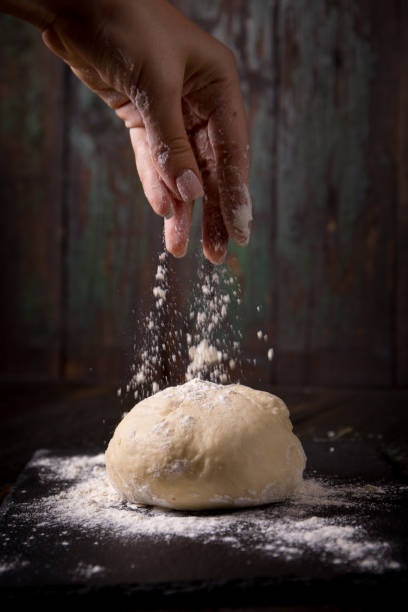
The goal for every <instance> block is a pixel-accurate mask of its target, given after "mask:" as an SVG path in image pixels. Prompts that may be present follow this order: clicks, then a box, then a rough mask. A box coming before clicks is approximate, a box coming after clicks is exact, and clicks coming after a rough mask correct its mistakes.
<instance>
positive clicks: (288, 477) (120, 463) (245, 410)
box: [105, 378, 306, 510]
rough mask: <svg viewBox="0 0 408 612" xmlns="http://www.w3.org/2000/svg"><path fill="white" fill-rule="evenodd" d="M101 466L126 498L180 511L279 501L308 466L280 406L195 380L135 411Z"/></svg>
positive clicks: (241, 389) (245, 390) (239, 388)
mask: <svg viewBox="0 0 408 612" xmlns="http://www.w3.org/2000/svg"><path fill="white" fill-rule="evenodd" d="M105 460H106V468H107V472H108V475H109V478H110V481H111V483H112V485H113V486H114V487H115V489H116V490H117V491H118V492H119V493H120V494H121V495H122V496H123V497H124V498H125V499H127V500H128V501H130V502H133V503H142V504H148V505H156V506H164V507H167V508H175V509H179V510H200V509H205V508H227V507H238V506H256V505H260V504H266V503H269V502H275V501H280V500H282V499H285V498H287V497H288V496H290V495H291V494H292V493H293V492H294V490H295V489H296V487H297V486H298V485H299V484H300V483H301V481H302V474H303V470H304V468H305V463H306V457H305V453H304V451H303V448H302V445H301V443H300V441H299V439H298V438H297V437H296V436H295V435H294V434H293V433H292V424H291V422H290V419H289V411H288V409H287V408H286V406H285V404H284V403H283V401H282V400H281V399H279V398H278V397H276V396H274V395H271V394H270V393H267V392H265V391H257V390H254V389H251V388H249V387H245V386H243V385H238V384H235V385H218V384H215V383H211V382H207V381H203V380H199V379H197V378H195V379H193V380H191V381H189V382H187V383H185V384H184V385H179V386H177V387H169V388H167V389H164V390H163V391H160V392H159V393H156V395H153V396H151V397H148V398H147V399H144V400H143V401H141V402H139V403H138V404H136V406H135V407H134V408H133V409H132V410H131V411H130V412H129V413H128V414H127V415H126V416H125V418H124V419H123V420H122V421H121V423H119V425H118V427H117V428H116V431H115V433H114V435H113V437H112V439H111V441H110V443H109V446H108V448H107V451H106V453H105Z"/></svg>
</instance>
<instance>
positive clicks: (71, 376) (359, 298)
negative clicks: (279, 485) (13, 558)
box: [0, 0, 408, 387]
mask: <svg viewBox="0 0 408 612" xmlns="http://www.w3.org/2000/svg"><path fill="white" fill-rule="evenodd" d="M175 4H176V5H177V6H179V7H180V8H181V9H182V10H183V12H184V13H185V14H187V15H188V16H189V17H191V18H192V19H194V20H195V21H196V22H197V23H199V24H200V25H201V26H202V27H203V28H204V29H205V30H207V31H208V32H210V33H211V34H213V35H214V36H216V37H217V38H219V39H221V40H222V41H223V42H225V43H226V44H228V45H229V46H230V47H231V48H232V49H233V50H234V52H235V54H236V56H237V59H238V63H239V69H240V75H241V82H242V90H243V94H244V97H245V102H246V105H247V110H248V116H249V122H250V130H251V140H252V151H253V165H252V175H251V191H252V195H253V200H254V205H255V221H254V226H253V230H254V231H253V237H252V241H251V244H250V246H249V247H248V248H247V249H238V248H234V249H231V255H230V259H229V264H230V265H231V267H232V269H233V270H234V271H235V273H236V274H237V275H238V277H239V278H240V282H241V284H242V288H243V304H242V317H243V334H244V339H243V349H244V354H245V355H246V356H249V357H251V358H253V357H256V358H257V364H258V365H257V369H256V372H253V373H252V375H253V376H255V377H256V378H257V380H258V381H260V383H261V384H263V385H267V384H268V385H269V384H275V383H278V384H284V385H286V384H290V385H327V386H355V385H356V386H385V387H389V386H404V385H407V383H408V352H407V346H408V324H407V313H408V274H407V265H406V264H407V259H408V257H407V255H408V246H407V244H408V211H407V204H408V3H406V2H405V1H404V0H387V1H386V0H313V1H311V0H207V1H204V0H200V1H196V0H178V1H177V2H175ZM0 32H1V35H2V45H1V47H0V138H1V148H0V194H1V196H0V197H1V224H0V249H1V251H0V265H1V276H0V278H1V281H0V283H1V305H0V308H1V312H0V337H1V351H0V356H1V357H0V378H1V379H2V380H33V379H34V380H37V379H41V380H60V379H64V380H71V381H77V380H87V379H89V378H91V379H94V380H104V381H105V380H124V379H126V378H127V373H128V368H129V363H130V352H129V351H130V347H131V345H132V342H133V335H134V334H135V333H136V335H137V334H138V333H139V334H140V333H141V330H139V329H138V328H137V324H136V319H135V315H134V312H133V311H134V310H136V311H138V310H139V311H140V309H142V311H143V309H148V308H149V307H150V305H151V289H152V284H153V276H154V271H155V268H156V265H157V253H158V252H159V250H160V249H161V245H162V238H161V221H160V219H158V218H157V217H156V216H155V215H154V214H153V213H152V211H151V210H150V208H149V207H148V206H147V204H146V202H145V199H144V196H143V192H142V190H141V187H140V184H139V181H138V178H137V175H136V171H135V168H134V162H133V156H132V153H131V149H130V145H129V143H128V135H127V131H126V130H125V128H124V127H123V126H122V124H121V122H120V121H119V120H118V119H116V118H115V116H114V115H113V113H112V112H111V111H110V110H109V109H108V108H107V107H105V106H104V104H103V103H102V102H101V101H100V100H99V99H97V98H96V97H95V96H94V95H93V94H91V93H90V92H89V91H88V90H87V89H86V88H85V87H84V86H83V85H82V84H81V83H79V82H78V81H77V80H76V79H75V78H74V77H73V76H72V75H71V74H70V72H69V69H68V68H67V67H66V66H64V65H63V63H62V62H61V61H59V60H58V59H57V58H55V57H54V56H52V54H51V53H50V52H49V51H48V50H47V49H46V48H45V47H44V46H43V45H42V42H41V40H40V36H39V33H38V31H37V30H35V29H34V28H32V27H31V26H30V25H28V24H25V23H23V22H20V21H18V20H16V19H14V18H11V17H8V16H1V17H0ZM198 217H199V215H196V220H195V222H196V229H195V232H194V233H195V239H194V241H193V244H192V245H191V247H193V248H192V250H194V249H195V250H197V249H199V242H198V229H197V228H198V226H199V218H198ZM191 247H190V248H191ZM196 269H197V264H196V258H195V254H194V253H191V254H190V255H189V256H188V257H187V258H186V259H185V260H183V261H177V262H174V270H173V274H174V276H175V277H177V278H179V279H188V278H190V279H191V278H194V276H195V274H196ZM177 299H179V301H180V304H183V303H184V301H185V296H183V295H182V292H181V293H179V295H178V298H177ZM258 304H259V305H261V306H262V308H261V311H260V312H258V311H257V310H256V305H258ZM260 328H261V329H263V330H265V331H266V332H267V333H268V334H269V338H270V340H271V342H270V344H271V345H273V346H274V347H275V355H276V356H275V359H274V360H273V361H272V362H271V363H269V362H268V361H267V360H266V358H265V353H266V351H265V347H264V345H262V344H260V343H259V341H258V340H257V338H256V331H257V330H258V329H260Z"/></svg>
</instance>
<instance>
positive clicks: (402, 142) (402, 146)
mask: <svg viewBox="0 0 408 612" xmlns="http://www.w3.org/2000/svg"><path fill="white" fill-rule="evenodd" d="M400 11H401V13H400V15H399V16H398V17H399V31H398V34H399V36H398V38H397V40H398V41H399V42H400V48H399V62H398V65H399V74H400V82H399V99H398V109H397V120H396V128H395V132H394V133H395V142H396V144H397V146H396V150H395V163H396V164H397V166H398V194H397V197H398V210H397V214H396V228H395V229H396V250H395V269H396V279H395V283H396V285H395V288H394V290H395V304H394V307H395V314H396V325H395V330H394V333H395V336H396V337H395V353H396V355H395V369H396V372H395V379H396V380H395V383H396V384H398V385H400V386H407V385H408V240H407V236H408V70H407V66H408V27H407V24H408V5H407V3H406V2H401V3H400Z"/></svg>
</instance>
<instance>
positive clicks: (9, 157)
mask: <svg viewBox="0 0 408 612" xmlns="http://www.w3.org/2000/svg"><path fill="white" fill-rule="evenodd" d="M0 31H1V35H2V44H1V47H0V139H1V148H0V198H1V223H0V261H1V268H2V269H1V275H0V279H1V280H0V282H1V316H0V334H1V338H2V350H1V353H0V354H1V357H0V376H1V377H2V378H33V377H42V378H53V377H56V376H58V372H59V352H60V238H61V226H60V210H61V146H60V144H61V125H62V103H61V91H62V69H63V67H62V63H61V62H60V60H58V59H57V58H55V57H54V56H52V54H51V53H50V52H49V51H48V49H46V48H45V47H44V45H43V43H42V41H41V36H40V33H39V31H38V30H37V29H35V28H33V27H32V26H30V25H28V24H26V23H24V22H22V21H19V20H17V19H14V18H12V17H8V16H5V15H0Z"/></svg>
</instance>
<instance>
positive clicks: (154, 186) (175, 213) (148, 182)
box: [130, 127, 193, 257]
mask: <svg viewBox="0 0 408 612" xmlns="http://www.w3.org/2000/svg"><path fill="white" fill-rule="evenodd" d="M130 138H131V141H132V146H133V150H134V152H135V158H136V167H137V171H138V174H139V177H140V180H141V181H142V185H143V190H144V192H145V195H146V197H147V199H148V200H149V203H150V205H151V207H152V208H153V210H154V211H155V212H156V213H157V214H158V215H161V216H163V217H165V222H164V236H165V242H166V248H167V250H168V251H169V253H171V254H172V255H174V256H175V257H183V256H184V255H185V254H186V252H187V247H188V236H189V233H190V228H191V220H192V210H193V202H192V201H190V202H182V201H180V200H177V199H176V198H174V197H172V196H171V194H170V193H169V190H168V189H167V187H166V185H165V184H164V183H163V182H162V180H161V178H160V176H159V174H158V173H157V171H156V168H155V166H154V165H153V164H152V160H151V156H150V151H149V147H148V144H147V139H146V131H145V129H144V128H140V127H139V128H132V129H131V130H130Z"/></svg>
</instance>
